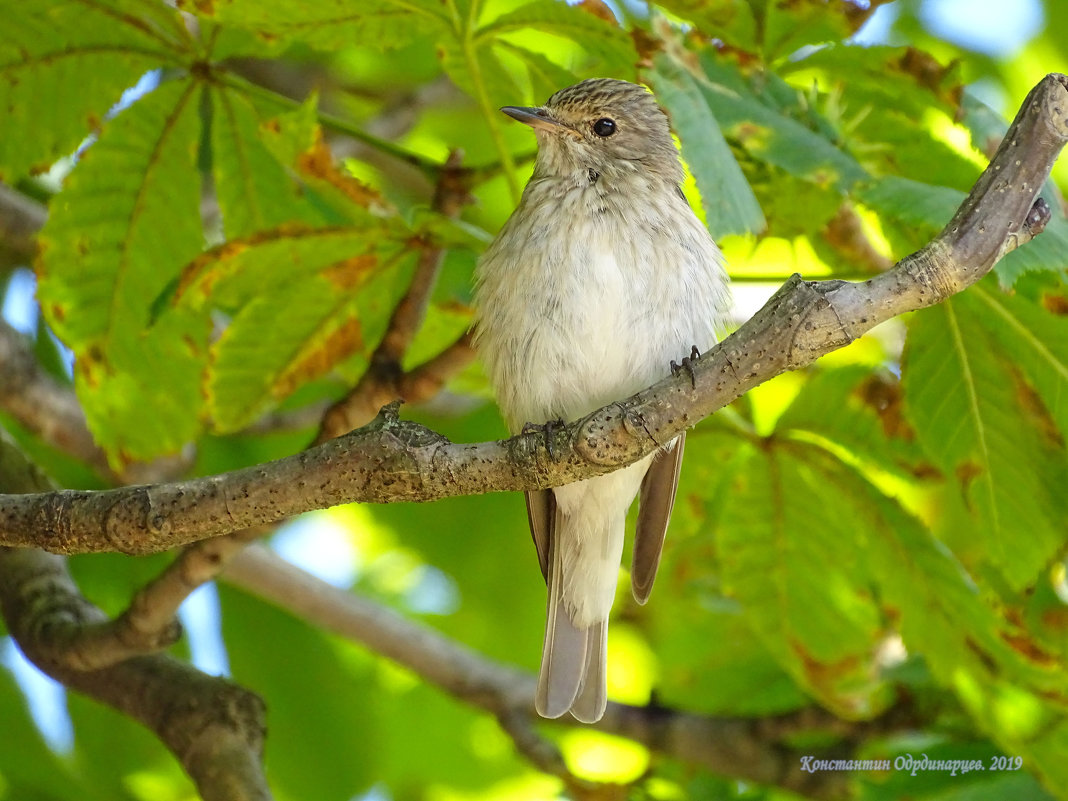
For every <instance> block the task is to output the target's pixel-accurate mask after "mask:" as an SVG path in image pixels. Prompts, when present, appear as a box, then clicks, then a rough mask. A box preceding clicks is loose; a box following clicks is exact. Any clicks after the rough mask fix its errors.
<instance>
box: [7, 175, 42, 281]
mask: <svg viewBox="0 0 1068 801" xmlns="http://www.w3.org/2000/svg"><path fill="white" fill-rule="evenodd" d="M47 216H48V211H47V210H46V209H45V207H44V206H43V205H42V204H41V203H38V202H37V201H36V200H34V199H32V198H29V197H26V195H24V194H22V193H21V192H17V191H15V190H14V189H12V188H11V187H9V186H5V185H4V184H2V183H0V267H3V266H9V265H10V266H17V265H27V264H29V263H30V262H32V261H33V256H34V253H36V248H37V244H36V241H35V237H36V236H37V232H38V231H39V230H41V226H43V225H44V223H45V219H46V218H47Z"/></svg>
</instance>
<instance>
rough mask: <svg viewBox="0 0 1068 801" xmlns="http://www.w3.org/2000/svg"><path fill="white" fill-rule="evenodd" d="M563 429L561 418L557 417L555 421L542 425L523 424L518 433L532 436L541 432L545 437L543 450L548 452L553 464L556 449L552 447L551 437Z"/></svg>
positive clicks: (547, 421)
mask: <svg viewBox="0 0 1068 801" xmlns="http://www.w3.org/2000/svg"><path fill="white" fill-rule="evenodd" d="M563 427H564V420H563V418H562V417H557V418H556V419H555V420H546V421H545V422H544V423H523V428H522V430H521V431H520V432H519V433H520V434H533V433H535V432H541V434H542V435H543V436H544V437H545V450H547V451H548V452H549V458H550V459H552V460H553V461H554V462H555V461H556V448H554V447H553V436H554V435H555V434H556V432H557V431H559V430H560V429H561V428H563Z"/></svg>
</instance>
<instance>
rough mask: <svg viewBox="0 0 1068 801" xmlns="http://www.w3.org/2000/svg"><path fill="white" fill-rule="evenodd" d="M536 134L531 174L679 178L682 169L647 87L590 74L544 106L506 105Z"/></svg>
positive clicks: (664, 120) (663, 118)
mask: <svg viewBox="0 0 1068 801" xmlns="http://www.w3.org/2000/svg"><path fill="white" fill-rule="evenodd" d="M501 111H503V112H504V113H505V114H507V115H508V116H510V117H512V118H514V119H516V120H519V121H520V122H522V123H525V124H527V125H529V126H530V127H531V128H533V129H534V132H535V133H536V134H537V137H538V158H537V163H536V165H535V175H541V176H566V175H569V174H573V173H575V172H579V171H588V172H589V173H590V174H591V176H593V175H594V174H596V175H597V176H605V177H611V178H615V177H622V176H626V175H628V174H634V173H638V172H641V173H644V174H646V175H649V174H654V175H659V176H662V177H663V178H664V179H665V180H668V181H670V182H672V183H674V184H678V183H680V182H681V181H682V167H681V166H680V164H679V157H678V152H677V151H676V150H675V143H674V141H673V140H672V138H671V130H670V128H669V126H668V120H667V117H666V115H665V114H664V112H663V111H662V110H661V109H660V107H659V106H658V105H657V103H656V99H655V98H654V97H653V96H652V94H650V93H649V91H648V90H647V89H645V88H644V87H642V86H638V85H637V84H633V83H628V82H627V81H619V80H614V79H611V78H591V79H590V80H586V81H582V82H581V83H577V84H575V85H574V86H569V87H567V88H566V89H561V90H560V91H559V92H557V93H556V94H554V95H553V96H552V97H550V98H549V100H548V101H547V102H546V103H545V105H543V106H538V107H521V106H505V107H504V108H502V109H501Z"/></svg>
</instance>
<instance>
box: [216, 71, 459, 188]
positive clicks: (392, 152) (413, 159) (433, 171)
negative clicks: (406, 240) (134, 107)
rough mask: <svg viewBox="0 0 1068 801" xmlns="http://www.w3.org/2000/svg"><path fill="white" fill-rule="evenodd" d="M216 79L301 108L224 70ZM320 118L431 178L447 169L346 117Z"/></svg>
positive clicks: (324, 115) (325, 115)
mask: <svg viewBox="0 0 1068 801" xmlns="http://www.w3.org/2000/svg"><path fill="white" fill-rule="evenodd" d="M214 77H215V79H216V80H217V81H218V82H219V83H221V84H223V85H225V86H229V87H230V88H232V89H235V90H237V91H240V92H244V93H246V94H248V95H252V96H254V97H257V98H259V99H261V100H264V101H266V102H268V103H274V104H275V105H278V106H280V107H281V108H284V109H295V108H297V107H298V106H299V105H300V103H299V101H296V100H294V99H292V98H290V97H286V96H285V95H282V94H279V93H278V92H273V91H271V90H270V89H266V88H264V87H262V86H259V85H258V84H255V83H253V82H252V81H249V80H247V79H246V78H242V77H241V76H239V75H234V74H233V73H229V72H225V71H222V70H220V71H218V72H216V73H215V76H214ZM317 117H318V119H319V122H320V123H321V124H322V125H323V126H324V127H326V128H329V129H331V130H333V131H337V132H338V133H341V134H345V135H346V136H351V137H352V138H353V139H355V140H356V141H358V142H363V143H364V144H365V145H368V146H369V147H373V148H374V149H375V150H379V151H381V152H382V153H385V154H387V155H389V156H392V157H393V158H395V159H398V160H400V161H403V162H404V163H406V164H410V165H412V166H413V167H415V168H417V169H419V170H420V171H422V172H423V173H424V174H425V175H427V176H428V177H429V178H431V179H436V178H437V177H438V175H439V174H440V173H441V171H442V170H443V169H444V165H443V164H441V163H439V162H437V161H433V160H431V159H428V158H426V157H425V156H421V155H419V154H418V153H414V152H412V151H411V150H407V149H405V148H403V147H401V146H400V145H397V144H394V143H393V142H390V141H388V140H386V139H380V138H379V137H377V136H374V135H373V134H369V133H367V131H364V130H363V129H362V128H359V127H358V126H356V125H353V124H352V123H351V122H349V121H348V120H346V119H344V118H342V117H338V116H336V115H334V114H329V113H327V112H324V111H317Z"/></svg>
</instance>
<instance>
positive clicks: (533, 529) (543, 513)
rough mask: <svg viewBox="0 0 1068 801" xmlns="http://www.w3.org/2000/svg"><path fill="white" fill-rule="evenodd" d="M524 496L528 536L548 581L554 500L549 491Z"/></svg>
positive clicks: (551, 492)
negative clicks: (528, 528)
mask: <svg viewBox="0 0 1068 801" xmlns="http://www.w3.org/2000/svg"><path fill="white" fill-rule="evenodd" d="M526 495H527V520H528V521H529V522H530V536H531V537H533V538H534V547H535V548H537V549H538V564H539V565H540V566H541V575H542V577H543V578H544V579H545V580H546V581H548V580H549V537H550V536H552V526H553V521H554V519H555V517H556V498H555V497H553V491H552V490H551V489H546V490H533V491H532V492H528V493H527V494H526ZM669 511H670V509H669Z"/></svg>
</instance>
